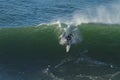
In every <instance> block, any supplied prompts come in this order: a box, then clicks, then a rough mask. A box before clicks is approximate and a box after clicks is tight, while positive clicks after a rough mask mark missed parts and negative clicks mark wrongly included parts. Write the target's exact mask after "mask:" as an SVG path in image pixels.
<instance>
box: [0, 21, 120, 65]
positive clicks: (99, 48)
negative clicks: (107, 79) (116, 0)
mask: <svg viewBox="0 0 120 80" xmlns="http://www.w3.org/2000/svg"><path fill="white" fill-rule="evenodd" d="M78 29H79V31H80V33H81V35H82V42H81V43H77V44H73V45H72V46H71V49H70V52H69V53H66V51H65V46H62V45H60V44H59V39H58V38H59V36H60V34H61V33H62V31H61V30H60V28H59V27H58V24H51V25H47V24H44V25H40V26H37V27H21V28H1V29H0V53H1V54H0V55H1V56H0V62H1V63H3V62H2V61H3V60H4V63H7V62H17V63H18V62H21V61H23V62H27V61H28V60H29V61H30V60H31V62H32V61H36V63H39V62H44V63H45V62H46V63H47V62H49V61H51V62H55V61H57V60H60V59H61V58H64V57H65V55H76V54H79V53H81V52H83V51H87V52H86V55H89V56H91V57H93V58H95V59H98V60H102V61H106V62H109V63H115V64H119V63H120V62H119V60H120V54H119V53H120V49H119V48H120V37H119V35H120V26H119V25H107V24H92V23H89V24H81V25H78Z"/></svg>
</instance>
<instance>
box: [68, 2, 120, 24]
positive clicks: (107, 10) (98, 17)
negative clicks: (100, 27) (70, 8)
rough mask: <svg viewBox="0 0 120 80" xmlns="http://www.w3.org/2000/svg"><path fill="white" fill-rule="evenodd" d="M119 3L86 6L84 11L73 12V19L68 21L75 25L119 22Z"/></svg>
mask: <svg viewBox="0 0 120 80" xmlns="http://www.w3.org/2000/svg"><path fill="white" fill-rule="evenodd" d="M119 3H120V2H118V3H113V4H109V5H107V6H105V5H100V6H98V7H95V8H86V9H84V11H80V10H77V11H75V12H74V13H73V19H72V20H71V21H70V22H72V23H74V24H77V25H79V24H81V23H104V24H120V10H119V7H120V6H119Z"/></svg>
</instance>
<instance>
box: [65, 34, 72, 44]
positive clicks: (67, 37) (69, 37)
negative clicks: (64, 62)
mask: <svg viewBox="0 0 120 80" xmlns="http://www.w3.org/2000/svg"><path fill="white" fill-rule="evenodd" d="M72 36H73V35H72V34H71V33H70V34H69V35H68V36H66V37H65V38H66V40H67V43H66V45H70V43H71V40H72Z"/></svg>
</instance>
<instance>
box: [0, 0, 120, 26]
mask: <svg viewBox="0 0 120 80" xmlns="http://www.w3.org/2000/svg"><path fill="white" fill-rule="evenodd" d="M114 3H118V1H117V0H116V1H114V0H97V1H95V0H75V1H73V0H69V1H66V0H19V1H18V0H0V14H1V15H0V27H21V26H35V25H38V24H41V23H48V22H52V21H56V20H61V21H62V22H64V21H69V20H73V18H74V16H75V15H77V14H76V12H77V13H78V11H79V13H80V14H86V15H88V16H89V17H90V15H92V17H93V14H94V15H97V13H96V9H97V8H99V7H100V6H105V7H108V9H109V8H110V6H111V7H112V5H110V4H114ZM118 5H119V4H118ZM118 7H119V6H118ZM89 9H92V10H90V11H88V10H89ZM108 9H107V10H108ZM113 10H114V9H113ZM115 10H116V8H115ZM100 11H101V10H100ZM116 11H118V10H116ZM113 12H115V11H113ZM101 13H102V11H101ZM106 14H107V13H106ZM103 15H105V14H103ZM76 17H77V18H79V17H81V16H80V15H79V16H76Z"/></svg>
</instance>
